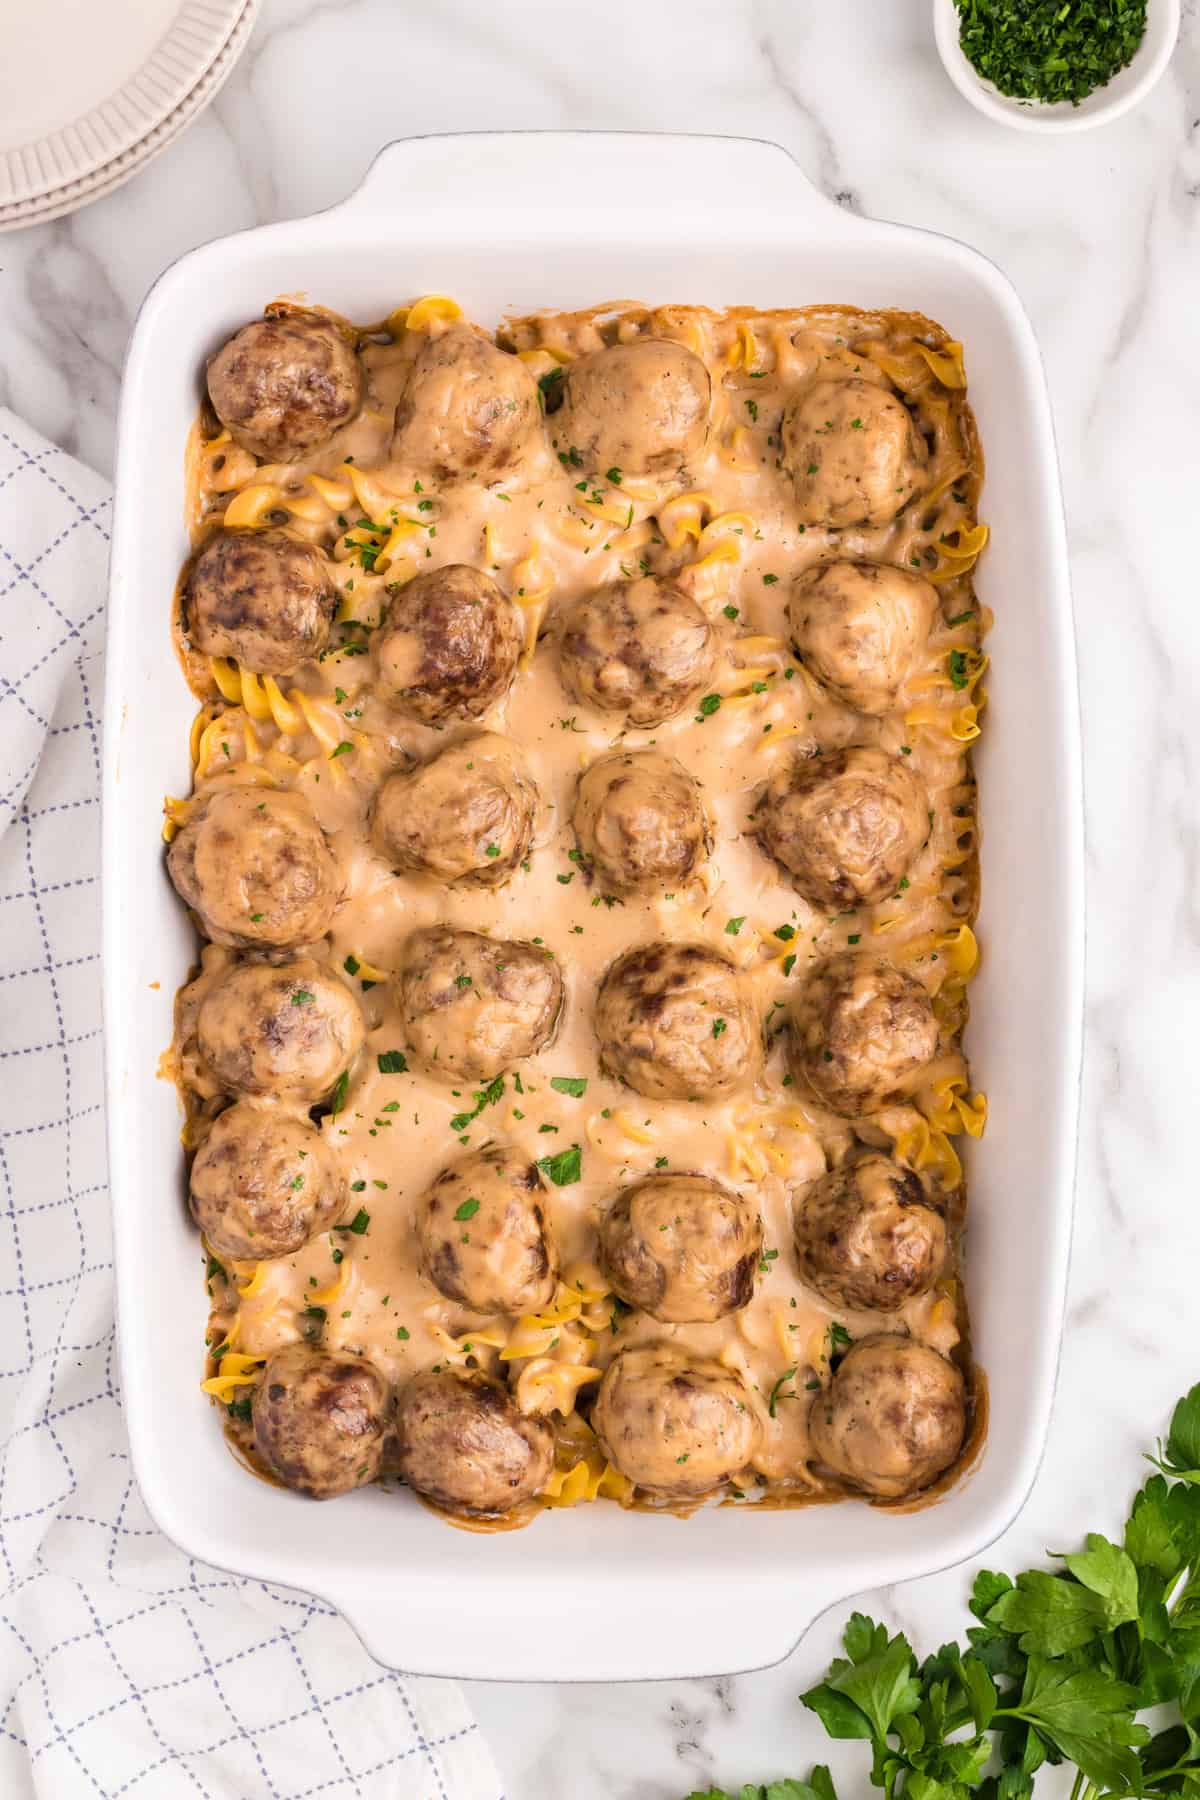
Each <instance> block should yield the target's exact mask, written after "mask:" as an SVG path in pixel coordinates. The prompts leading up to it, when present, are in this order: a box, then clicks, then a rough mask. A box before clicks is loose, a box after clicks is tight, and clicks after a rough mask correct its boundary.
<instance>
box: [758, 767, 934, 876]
mask: <svg viewBox="0 0 1200 1800" xmlns="http://www.w3.org/2000/svg"><path fill="white" fill-rule="evenodd" d="M758 813H759V836H760V838H761V840H762V844H763V848H764V849H765V850H766V851H768V852H769V854H770V855H771V856H773V857H774V858H775V860H776V862H780V863H782V864H783V866H784V868H785V869H786V870H787V872H788V874H789V875H790V876H791V877H792V882H793V885H794V886H795V887H796V889H797V891H798V892H799V893H801V894H803V896H804V898H805V899H806V900H807V901H808V902H809V903H810V904H811V905H813V906H820V907H826V908H831V909H833V908H837V907H843V906H845V907H853V906H873V905H874V904H875V902H876V901H878V900H884V899H886V898H887V896H888V895H889V894H894V893H895V891H896V887H897V884H898V883H899V882H900V880H901V879H902V878H903V876H904V875H905V874H906V873H907V871H908V869H909V868H910V867H911V865H912V861H913V858H914V857H915V856H916V854H917V851H918V850H919V849H920V848H921V846H922V844H923V843H924V842H925V840H926V838H927V837H928V835H929V800H928V796H927V795H926V793H925V789H924V787H923V786H922V784H921V782H920V781H919V779H918V778H917V776H916V775H914V774H913V772H912V770H911V769H910V768H909V766H908V764H907V763H906V762H905V761H904V759H903V757H899V756H890V755H889V754H888V753H887V751H886V750H867V749H857V748H854V747H851V748H849V749H844V750H830V751H827V752H826V753H825V754H824V755H823V756H809V757H803V756H792V757H784V758H781V760H780V763H779V765H778V766H777V768H776V770H775V773H774V774H773V775H772V777H771V779H770V781H769V782H768V783H767V786H766V788H765V790H764V792H763V796H762V799H761V801H760V803H759V807H758Z"/></svg>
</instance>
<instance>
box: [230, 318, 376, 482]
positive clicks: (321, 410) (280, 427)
mask: <svg viewBox="0 0 1200 1800" xmlns="http://www.w3.org/2000/svg"><path fill="white" fill-rule="evenodd" d="M365 392H366V382H365V380H364V378H363V368H362V364H361V363H360V362H359V360H358V356H357V354H356V353H355V349H354V344H353V342H352V340H351V338H350V336H349V334H348V333H347V331H346V329H345V328H344V327H343V326H341V325H338V324H336V323H335V322H334V320H332V319H326V318H322V317H321V315H320V314H319V313H300V312H285V313H281V314H280V315H279V316H278V317H277V318H267V319H255V320H254V321H253V322H252V323H251V324H249V325H243V327H242V329H241V330H240V331H235V332H234V334H233V336H232V337H231V338H230V339H229V342H228V343H227V344H223V345H222V347H221V348H220V349H219V350H218V351H217V353H216V355H215V356H214V357H212V358H211V360H210V362H209V365H208V397H209V399H210V400H211V401H212V404H213V411H214V412H215V413H216V415H217V417H218V419H220V421H221V423H222V425H225V426H227V427H228V429H229V433H230V435H231V437H232V438H233V440H234V442H235V443H238V444H240V445H241V446H242V448H243V449H244V450H250V451H252V452H253V454H254V455H255V456H263V457H265V458H266V459H267V461H268V462H280V463H286V462H296V461H298V460H299V458H300V457H302V456H308V455H309V454H310V452H311V451H313V450H318V449H320V447H321V445H322V444H326V443H328V441H329V439H330V438H331V437H332V436H333V434H334V432H335V431H340V430H341V428H342V426H343V425H348V424H349V423H350V421H351V419H354V418H357V416H358V414H359V412H360V411H361V410H362V403H363V396H364V394H365Z"/></svg>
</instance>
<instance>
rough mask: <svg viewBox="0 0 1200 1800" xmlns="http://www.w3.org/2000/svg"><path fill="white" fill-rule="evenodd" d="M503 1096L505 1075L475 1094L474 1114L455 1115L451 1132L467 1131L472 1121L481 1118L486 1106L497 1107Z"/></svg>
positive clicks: (461, 1113) (451, 1124) (499, 1076)
mask: <svg viewBox="0 0 1200 1800" xmlns="http://www.w3.org/2000/svg"><path fill="white" fill-rule="evenodd" d="M503 1094H504V1077H503V1075H497V1077H496V1079H495V1081H489V1082H488V1084H487V1086H486V1087H485V1088H480V1089H479V1090H478V1091H477V1093H476V1094H475V1107H474V1110H473V1111H472V1112H460V1113H455V1115H454V1117H453V1118H452V1119H451V1121H450V1129H451V1131H453V1132H461V1131H465V1130H466V1128H467V1126H468V1125H469V1124H470V1123H471V1121H472V1119H477V1118H478V1117H479V1115H480V1113H481V1112H482V1111H483V1109H484V1107H485V1106H495V1105H496V1103H497V1101H498V1100H500V1099H501V1098H502V1097H503Z"/></svg>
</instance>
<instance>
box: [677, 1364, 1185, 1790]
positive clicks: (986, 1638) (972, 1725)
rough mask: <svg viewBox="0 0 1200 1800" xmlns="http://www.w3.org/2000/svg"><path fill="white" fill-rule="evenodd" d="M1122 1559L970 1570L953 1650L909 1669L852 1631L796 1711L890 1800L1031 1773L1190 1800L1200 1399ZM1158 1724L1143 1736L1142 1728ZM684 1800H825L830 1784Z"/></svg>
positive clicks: (911, 1659) (1087, 1555) (992, 1784)
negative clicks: (965, 1614) (841, 1743)
mask: <svg viewBox="0 0 1200 1800" xmlns="http://www.w3.org/2000/svg"><path fill="white" fill-rule="evenodd" d="M1149 1460H1150V1461H1151V1462H1152V1463H1153V1464H1154V1466H1155V1468H1156V1470H1157V1471H1158V1473H1156V1474H1155V1475H1152V1476H1151V1477H1150V1479H1149V1480H1148V1481H1147V1482H1146V1483H1145V1485H1144V1486H1143V1487H1142V1488H1141V1489H1140V1490H1139V1492H1138V1493H1137V1494H1136V1495H1135V1497H1134V1501H1133V1506H1132V1508H1131V1510H1130V1514H1129V1518H1128V1520H1127V1521H1126V1524H1125V1530H1124V1533H1123V1536H1122V1541H1121V1542H1120V1543H1119V1544H1117V1543H1113V1542H1112V1541H1111V1540H1110V1539H1108V1538H1106V1537H1103V1536H1102V1535H1101V1534H1100V1533H1099V1532H1089V1533H1088V1535H1087V1538H1086V1539H1085V1542H1084V1548H1083V1549H1082V1550H1076V1551H1072V1552H1067V1553H1064V1554H1058V1553H1056V1554H1055V1557H1054V1560H1055V1563H1056V1565H1058V1566H1056V1567H1055V1568H1053V1569H1027V1570H1025V1571H1024V1573H1023V1574H1020V1575H1018V1576H1017V1577H1016V1579H1015V1580H1013V1579H1011V1578H1010V1577H1009V1576H1007V1575H997V1574H993V1573H992V1572H991V1570H988V1569H983V1570H980V1572H979V1574H978V1575H977V1576H976V1578H975V1583H974V1586H973V1588H972V1591H971V1600H970V1607H971V1611H972V1613H973V1614H974V1615H975V1620H976V1623H975V1624H974V1625H973V1626H972V1627H971V1628H970V1629H969V1630H968V1631H967V1633H966V1642H965V1643H963V1644H944V1645H943V1646H942V1648H941V1649H940V1650H938V1651H936V1652H935V1653H934V1654H933V1655H932V1656H928V1657H926V1658H925V1660H924V1661H923V1662H919V1661H918V1659H917V1656H916V1654H915V1652H914V1651H913V1648H912V1646H911V1644H910V1643H909V1641H908V1639H907V1638H906V1637H904V1636H903V1635H902V1634H900V1633H897V1634H896V1635H895V1636H890V1635H889V1633H888V1630H887V1627H886V1626H885V1625H881V1624H879V1623H878V1622H877V1621H876V1620H874V1619H869V1618H867V1617H865V1615H864V1614H862V1613H854V1614H852V1616H851V1618H850V1621H849V1623H848V1624H847V1626H846V1629H845V1632H844V1633H843V1636H842V1646H843V1649H844V1650H845V1655H844V1656H840V1657H838V1658H836V1659H835V1661H834V1662H833V1663H831V1664H830V1667H829V1669H828V1670H827V1671H826V1675H825V1679H824V1681H821V1682H819V1683H818V1684H817V1686H816V1687H813V1688H810V1689H809V1691H808V1692H807V1693H806V1694H802V1695H801V1700H802V1701H803V1703H804V1705H805V1706H806V1707H808V1708H809V1710H810V1711H811V1712H814V1713H816V1715H817V1717H818V1718H819V1719H820V1721H821V1723H822V1724H823V1725H824V1727H825V1729H826V1731H827V1732H828V1734H829V1736H830V1737H833V1738H861V1739H862V1740H863V1741H864V1742H865V1743H867V1744H869V1745H870V1747H871V1771H870V1779H871V1783H872V1785H873V1786H874V1787H877V1788H880V1789H882V1791H883V1793H884V1795H885V1797H886V1800H900V1797H901V1796H904V1797H905V1800H972V1797H976V1796H977V1797H978V1800H1029V1797H1030V1796H1031V1795H1032V1793H1033V1789H1034V1779H1035V1776H1036V1774H1037V1771H1038V1769H1040V1768H1041V1767H1042V1765H1043V1764H1047V1763H1048V1764H1061V1763H1065V1764H1067V1765H1069V1766H1071V1767H1073V1768H1074V1771H1075V1778H1074V1785H1073V1787H1072V1789H1071V1800H1168V1797H1169V1800H1176V1797H1178V1800H1200V1386H1197V1387H1194V1388H1192V1390H1191V1392H1190V1393H1188V1394H1186V1395H1185V1396H1184V1398H1183V1399H1182V1400H1180V1402H1179V1404H1178V1405H1177V1406H1176V1408H1175V1411H1174V1414H1173V1415H1172V1419H1171V1428H1170V1431H1169V1432H1168V1434H1167V1440H1166V1443H1165V1444H1161V1443H1160V1444H1159V1445H1158V1449H1157V1454H1156V1455H1155V1456H1152V1457H1150V1458H1149ZM1164 1705H1165V1706H1168V1707H1169V1708H1170V1714H1169V1717H1168V1718H1167V1719H1166V1721H1165V1722H1161V1721H1160V1720H1156V1721H1155V1723H1156V1724H1157V1725H1158V1729H1157V1730H1155V1731H1153V1732H1152V1731H1151V1730H1150V1728H1149V1727H1148V1726H1147V1725H1146V1724H1145V1723H1143V1722H1142V1720H1141V1719H1140V1718H1139V1717H1138V1715H1139V1714H1140V1713H1142V1712H1145V1711H1146V1710H1147V1709H1149V1708H1150V1707H1161V1706H1164ZM688 1800H837V1797H836V1794H835V1792H834V1787H833V1783H832V1781H831V1779H830V1775H829V1771H828V1769H826V1768H824V1767H821V1766H818V1767H817V1768H814V1769H813V1771H812V1773H811V1775H810V1776H809V1778H808V1780H807V1781H799V1780H795V1779H789V1780H784V1781H776V1782H771V1783H768V1784H767V1785H766V1786H765V1787H763V1786H755V1785H753V1784H751V1785H749V1786H747V1787H743V1788H742V1789H741V1790H740V1792H739V1793H738V1794H737V1795H736V1796H735V1795H731V1794H728V1793H726V1792H725V1791H724V1790H723V1789H720V1788H710V1789H709V1790H708V1791H707V1792H706V1793H703V1794H700V1793H693V1794H691V1795H689V1796H688Z"/></svg>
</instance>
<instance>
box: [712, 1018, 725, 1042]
mask: <svg viewBox="0 0 1200 1800" xmlns="http://www.w3.org/2000/svg"><path fill="white" fill-rule="evenodd" d="M728 1029H729V1027H728V1025H727V1024H726V1022H725V1020H724V1019H714V1020H713V1026H712V1034H713V1036H714V1037H715V1038H719V1037H720V1035H721V1033H722V1032H723V1031H728Z"/></svg>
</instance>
